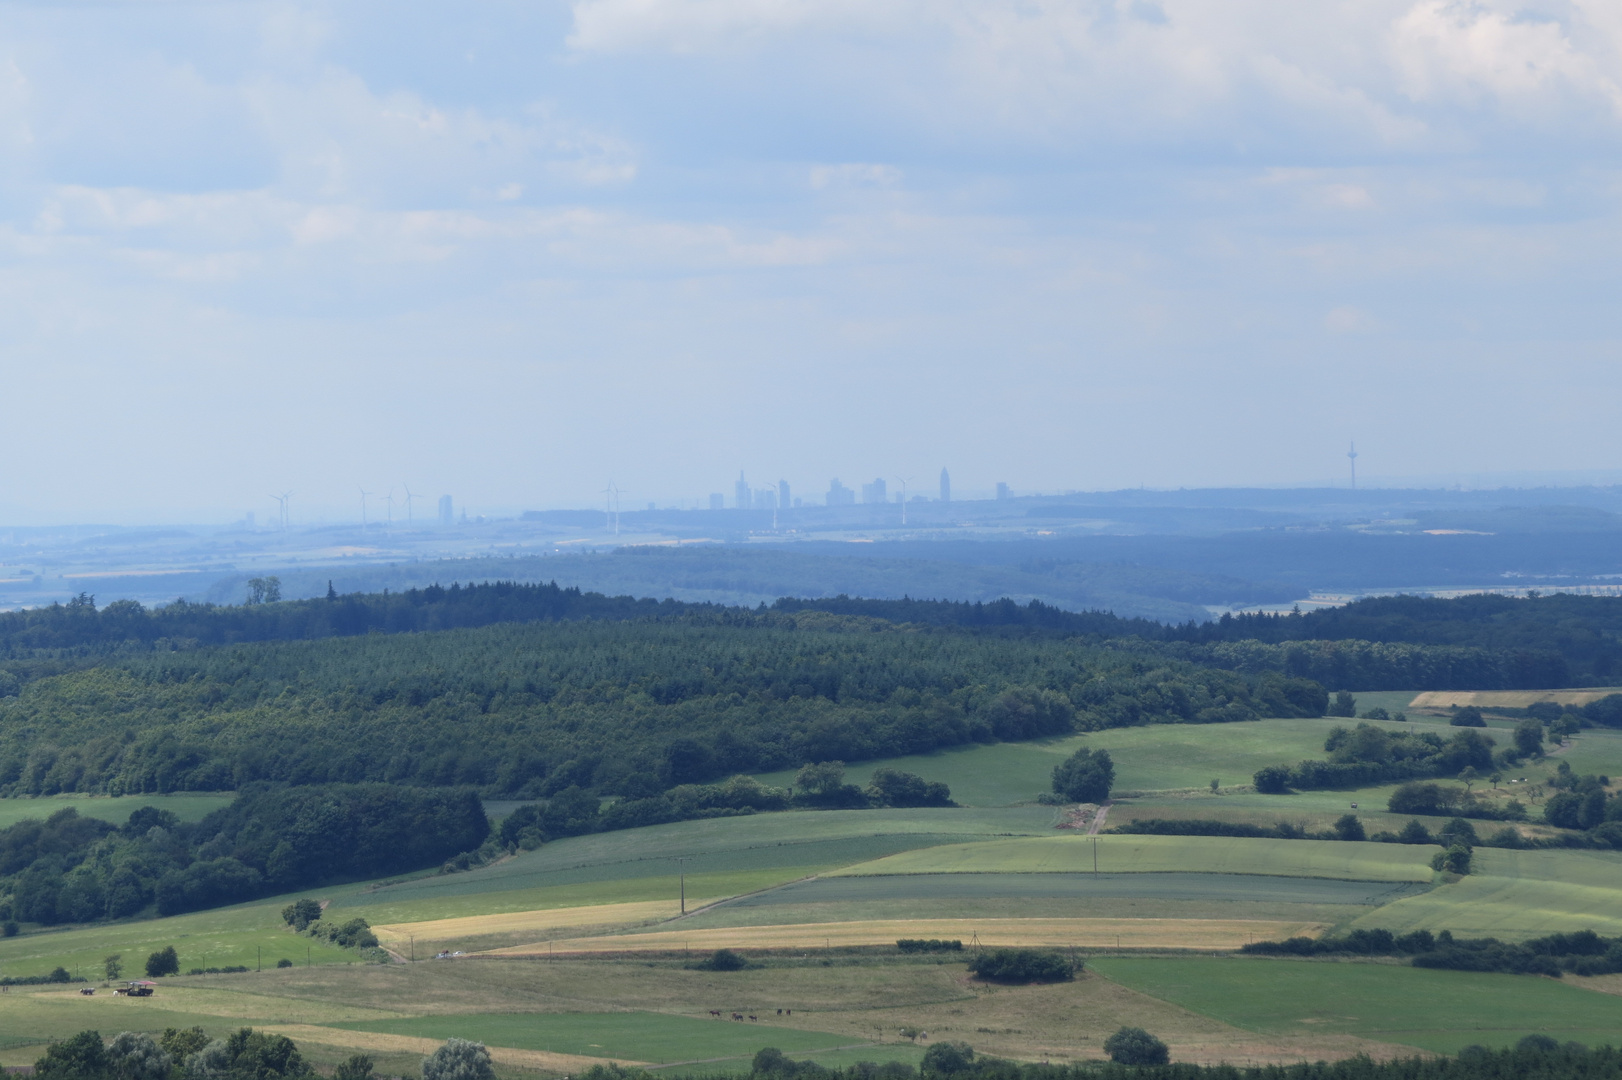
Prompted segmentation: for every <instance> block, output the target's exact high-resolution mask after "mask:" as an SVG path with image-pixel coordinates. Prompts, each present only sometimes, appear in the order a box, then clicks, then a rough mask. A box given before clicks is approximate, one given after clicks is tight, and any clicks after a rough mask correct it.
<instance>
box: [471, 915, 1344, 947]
mask: <svg viewBox="0 0 1622 1080" xmlns="http://www.w3.org/2000/svg"><path fill="white" fill-rule="evenodd" d="M1324 929H1326V928H1325V927H1324V925H1323V924H1322V923H1301V922H1278V921H1274V920H1268V919H879V920H872V921H868V922H828V923H793V924H790V925H787V926H726V927H717V928H714V929H710V930H655V931H647V932H643V933H629V934H612V935H606V936H602V937H579V938H564V939H562V940H559V941H555V942H551V943H549V947H548V948H546V949H537V948H535V947H533V946H528V945H518V946H514V947H512V948H507V949H498V950H495V955H499V956H546V955H551V954H552V952H553V950H555V951H556V952H558V953H622V952H646V951H659V952H683V951H692V952H697V953H707V952H713V951H714V950H716V949H823V948H844V947H849V946H858V945H861V946H866V945H894V944H895V943H896V941H898V940H899V939H901V938H941V939H944V940H952V939H957V940H959V941H963V942H965V943H967V942H970V941H974V940H978V941H979V943H980V944H982V945H985V946H987V947H1000V946H1016V945H1017V946H1045V947H1055V948H1067V949H1068V948H1079V949H1109V948H1120V949H1237V948H1238V947H1239V946H1241V945H1243V944H1245V943H1246V942H1250V941H1269V940H1274V939H1277V938H1286V937H1295V936H1297V935H1307V936H1316V935H1317V934H1319V933H1322V932H1323V930H1324Z"/></svg>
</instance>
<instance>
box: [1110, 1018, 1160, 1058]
mask: <svg viewBox="0 0 1622 1080" xmlns="http://www.w3.org/2000/svg"><path fill="white" fill-rule="evenodd" d="M1104 1053H1106V1054H1108V1055H1109V1059H1110V1060H1111V1061H1113V1062H1115V1064H1117V1065H1165V1064H1166V1063H1167V1062H1169V1061H1170V1060H1171V1052H1170V1051H1169V1050H1168V1049H1167V1048H1166V1044H1165V1043H1163V1042H1161V1041H1160V1040H1159V1039H1157V1038H1155V1037H1154V1036H1153V1035H1151V1034H1149V1033H1148V1032H1147V1031H1144V1030H1143V1029H1142V1028H1138V1027H1124V1028H1122V1029H1121V1030H1119V1031H1117V1032H1116V1033H1115V1034H1113V1035H1111V1036H1110V1037H1109V1038H1107V1039H1105V1040H1104Z"/></svg>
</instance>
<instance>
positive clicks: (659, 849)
mask: <svg viewBox="0 0 1622 1080" xmlns="http://www.w3.org/2000/svg"><path fill="white" fill-rule="evenodd" d="M1057 820H1058V815H1057V813H1056V812H1055V811H1054V810H1053V808H1051V807H1045V806H1036V807H1019V808H1010V809H959V810H833V811H807V812H799V813H784V814H755V815H750V816H747V817H732V818H711V819H708V820H703V821H682V822H675V823H673V824H670V825H654V826H651V827H648V828H643V829H629V830H626V831H624V832H612V833H599V834H597V835H594V836H581V837H572V838H570V839H567V840H559V841H557V842H555V843H551V844H547V845H545V846H544V847H542V848H539V849H537V850H535V851H531V852H525V853H524V854H522V855H519V856H517V857H516V858H512V859H508V860H506V861H504V862H501V863H499V864H497V865H494V866H490V867H486V868H484V869H481V870H474V871H471V872H468V873H463V874H447V875H429V876H424V877H419V878H416V879H413V880H411V881H406V882H402V883H400V884H397V885H389V886H385V887H383V888H379V889H375V890H365V891H353V892H350V893H346V894H344V895H342V896H340V897H338V898H337V899H335V900H334V901H333V907H334V909H336V910H340V911H348V910H353V911H354V912H355V913H356V914H360V915H364V916H365V917H366V918H367V919H368V920H370V921H372V922H376V923H386V924H394V923H402V922H420V921H423V920H427V919H443V918H455V917H459V916H466V915H483V914H495V913H499V912H504V911H526V910H533V909H536V908H540V907H546V906H563V905H564V904H580V905H584V904H610V903H630V902H637V901H644V900H655V899H659V898H662V897H670V896H675V895H676V891H677V872H678V870H680V869H681V868H682V867H681V866H679V865H678V864H677V863H676V861H675V860H676V859H677V858H683V859H686V860H687V861H686V863H685V864H684V865H685V869H686V873H687V882H688V888H689V889H691V890H693V891H694V894H695V895H707V896H728V895H733V894H735V893H739V892H747V891H749V890H750V889H756V888H765V887H767V886H769V885H774V884H779V883H781V882H784V881H792V880H794V879H795V878H797V877H804V876H806V875H808V874H812V873H816V872H818V871H820V870H824V869H829V868H833V867H838V866H848V865H850V864H851V863H854V862H861V861H865V860H868V859H874V858H881V857H883V856H884V855H889V854H892V853H895V852H898V851H908V850H912V849H914V848H921V847H929V846H932V845H937V844H954V843H962V842H964V841H967V840H975V839H979V838H982V837H988V836H1039V835H1045V834H1047V833H1050V832H1052V828H1053V825H1054V823H1055V822H1056V821H1057ZM650 879H651V880H650ZM563 887H569V888H571V889H572V890H573V891H572V892H567V893H565V892H562V891H554V890H561V889H562V888H563ZM543 890H545V891H543ZM499 894H505V895H499ZM560 901H561V902H560Z"/></svg>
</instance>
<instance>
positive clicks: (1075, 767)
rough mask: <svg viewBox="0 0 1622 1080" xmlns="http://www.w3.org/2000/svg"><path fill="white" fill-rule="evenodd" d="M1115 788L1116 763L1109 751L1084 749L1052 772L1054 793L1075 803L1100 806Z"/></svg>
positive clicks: (1072, 755) (1084, 747)
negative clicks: (1088, 803) (1098, 804)
mask: <svg viewBox="0 0 1622 1080" xmlns="http://www.w3.org/2000/svg"><path fill="white" fill-rule="evenodd" d="M1114 784H1115V763H1114V762H1113V761H1111V760H1110V756H1109V751H1107V750H1093V749H1091V748H1089V747H1086V746H1083V747H1082V748H1081V749H1080V750H1077V751H1076V752H1075V753H1074V754H1071V755H1070V758H1069V760H1067V761H1065V762H1063V763H1062V764H1060V765H1057V766H1055V767H1054V769H1053V790H1054V792H1055V793H1056V794H1059V795H1063V796H1064V797H1065V798H1067V799H1070V800H1072V801H1074V802H1090V803H1101V802H1104V801H1106V800H1107V799H1108V798H1109V792H1110V788H1111V787H1113V786H1114Z"/></svg>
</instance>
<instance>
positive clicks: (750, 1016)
mask: <svg viewBox="0 0 1622 1080" xmlns="http://www.w3.org/2000/svg"><path fill="white" fill-rule="evenodd" d="M749 1019H751V1020H759V1019H760V1017H758V1016H756V1015H755V1014H754V1013H750V1014H749Z"/></svg>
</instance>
